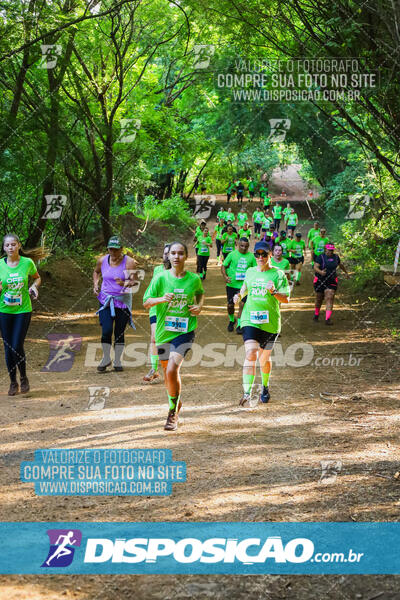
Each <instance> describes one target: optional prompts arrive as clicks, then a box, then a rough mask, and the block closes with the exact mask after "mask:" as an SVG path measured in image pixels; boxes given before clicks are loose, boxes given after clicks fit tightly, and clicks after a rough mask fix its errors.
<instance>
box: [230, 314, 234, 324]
mask: <svg viewBox="0 0 400 600" xmlns="http://www.w3.org/2000/svg"><path fill="white" fill-rule="evenodd" d="M229 320H230V322H231V323H234V322H235V315H229Z"/></svg>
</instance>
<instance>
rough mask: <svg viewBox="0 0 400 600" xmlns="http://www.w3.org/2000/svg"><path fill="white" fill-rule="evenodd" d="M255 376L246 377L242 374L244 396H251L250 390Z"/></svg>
mask: <svg viewBox="0 0 400 600" xmlns="http://www.w3.org/2000/svg"><path fill="white" fill-rule="evenodd" d="M255 378H256V376H255V375H248V374H247V373H243V392H244V393H245V394H251V388H252V387H253V383H254V379H255Z"/></svg>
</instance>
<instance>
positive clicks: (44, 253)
mask: <svg viewBox="0 0 400 600" xmlns="http://www.w3.org/2000/svg"><path fill="white" fill-rule="evenodd" d="M7 238H13V239H14V240H16V241H17V242H18V243H19V244H22V242H21V240H20V238H19V236H18V235H17V234H16V233H12V232H11V233H6V235H5V236H4V237H3V244H2V248H1V249H2V255H1V256H2V257H3V256H4V243H5V241H6V239H7ZM50 254H51V253H50V250H49V249H48V248H46V247H45V246H44V245H43V246H38V247H36V248H29V249H27V250H25V249H24V248H22V245H21V248H20V249H19V255H20V256H25V257H27V258H31V259H32V260H33V262H35V263H37V262H39V261H40V260H43V259H44V258H47V257H48V256H50Z"/></svg>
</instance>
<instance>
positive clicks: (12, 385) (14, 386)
mask: <svg viewBox="0 0 400 600" xmlns="http://www.w3.org/2000/svg"><path fill="white" fill-rule="evenodd" d="M18 392H19V386H18V383H17V382H16V381H12V382H11V383H10V389H9V390H8V395H9V396H15V395H16V394H18Z"/></svg>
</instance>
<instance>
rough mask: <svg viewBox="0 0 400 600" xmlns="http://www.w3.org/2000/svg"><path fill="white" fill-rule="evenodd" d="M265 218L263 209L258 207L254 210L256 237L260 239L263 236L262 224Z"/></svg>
mask: <svg viewBox="0 0 400 600" xmlns="http://www.w3.org/2000/svg"><path fill="white" fill-rule="evenodd" d="M263 220H264V213H263V211H262V210H261V209H259V208H257V209H256V210H255V211H254V212H253V225H254V237H255V238H256V239H257V238H258V239H259V238H260V237H261V224H262V222H263Z"/></svg>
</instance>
